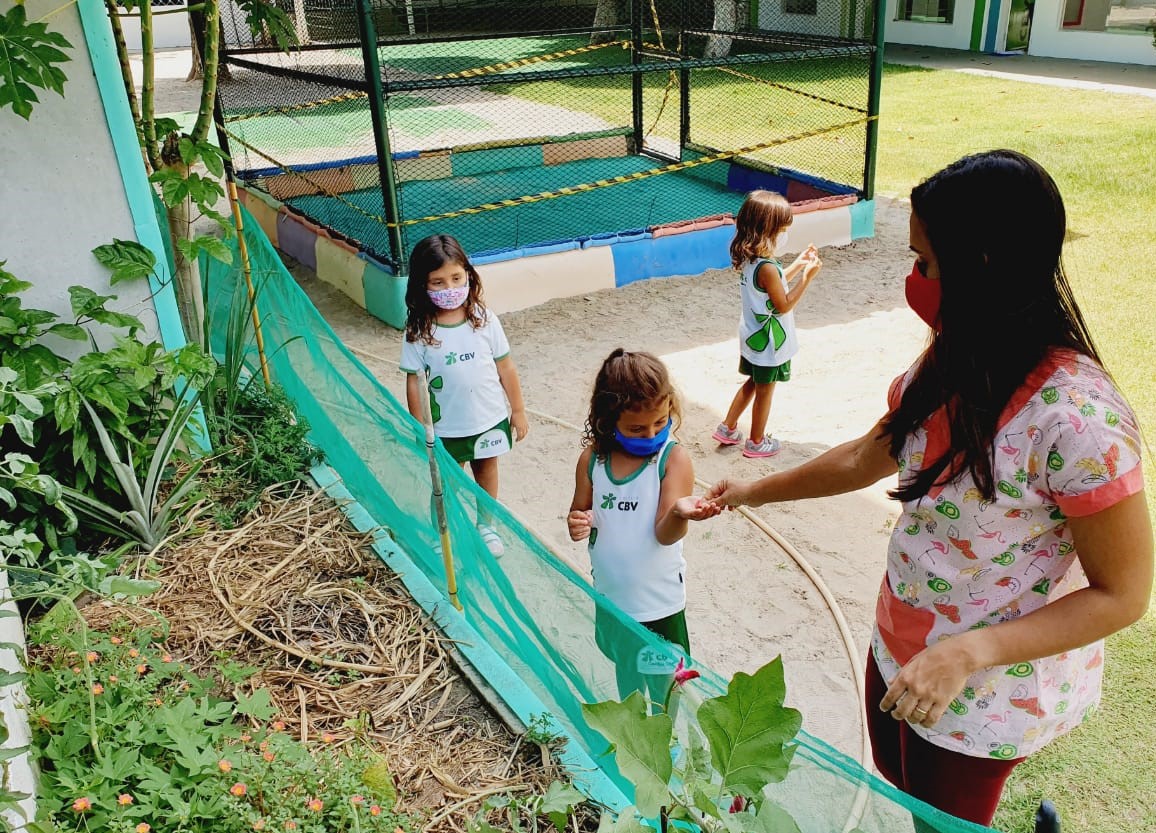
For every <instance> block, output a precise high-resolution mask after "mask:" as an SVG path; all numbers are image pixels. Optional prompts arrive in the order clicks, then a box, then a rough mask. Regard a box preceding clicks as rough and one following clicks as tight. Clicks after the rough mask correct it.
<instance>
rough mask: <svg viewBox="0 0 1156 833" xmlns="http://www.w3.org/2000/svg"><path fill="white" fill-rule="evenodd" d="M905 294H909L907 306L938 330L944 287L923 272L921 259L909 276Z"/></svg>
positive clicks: (928, 324)
mask: <svg viewBox="0 0 1156 833" xmlns="http://www.w3.org/2000/svg"><path fill="white" fill-rule="evenodd" d="M904 294H905V295H906V296H907V306H909V307H911V308H912V309H913V310H915V314H916V315H918V316H919V317H920V318H922V319H923V321H924V323H926V324H927V326H928V327H931V328H932V329H933V330H935V331H936V332H938V331H939V302H940V299H941V298H942V297H943V287H941V286H940V285H939V281H938V280H932V279H931V278H929V277H927V276H926V275H925V274H923V270H922V269H920V268H919V261H915V266H914V268H912V270H911V274H910V275H908V276H907V284H906V286H905V287H904Z"/></svg>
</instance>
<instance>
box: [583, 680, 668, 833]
mask: <svg viewBox="0 0 1156 833" xmlns="http://www.w3.org/2000/svg"><path fill="white" fill-rule="evenodd" d="M582 714H583V715H584V716H585V718H586V722H587V723H588V724H590V727H591V728H592V729H594V730H595V731H597V732H600V733H601V734H602V736H603V737H605V738H606V739H607V740H608V741H609V742H610V746H611V749H612V750H613V752H614V759H615V761H617V762H618V768H619V769H620V770H621V771H622V774H623V775H625V776H626V777H627V778H629V779H630V782H631V783H632V784H634V803H635V804H636V805H637V806H638V809H639V811H640V812H641V813H642V814H643V815H644V816H647V817H653V816H656V815H658V810H659V808H660V807H662V806H663V805H667V804H670V788H669V786H668V782H669V781H670V775H671V772H672V770H673V765H672V761H671V758H670V741H671V734H672V733H673V731H674V726H673V724H672V722H671V719H670V715H668V714H656V715H648V714H647V713H646V698H645V697H643V696H642V694H641V693H640V692H637V691H634V692H631V694H630V696H629V697H627V698H626V699H625V700H623V701H622V702H621V703H619V702H617V701H615V700H608V701H606V702H604V703H583V704H582Z"/></svg>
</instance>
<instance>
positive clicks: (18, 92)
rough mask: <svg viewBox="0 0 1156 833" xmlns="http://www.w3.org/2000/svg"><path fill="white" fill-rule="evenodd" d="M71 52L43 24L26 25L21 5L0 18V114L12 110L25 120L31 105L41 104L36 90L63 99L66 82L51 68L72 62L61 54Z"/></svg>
mask: <svg viewBox="0 0 1156 833" xmlns="http://www.w3.org/2000/svg"><path fill="white" fill-rule="evenodd" d="M58 47H59V48H58ZM71 48H72V44H71V43H69V42H68V40H67V39H66V38H65V37H64V36H63V35H61V34H60V33H58V32H50V31H48V26H47V25H46V24H44V23H40V22H33V23H29V22H28V15H27V13H26V12H25V10H24V7H23V6H22V5H19V4H17V5H14V6H13V7H12V8H11V9H9V10H8V12H7V13H5V14H3V15H0V110H2V109H3V108H4V107H5V106H7V107H11V108H12V111H13V112H14V113H16V115H18V116H20V117H21V118H23V119H28V118H29V117H30V116H31V115H32V105H33V104H37V103H39V102H40V99H39V98H37V96H36V89H37V88H39V89H42V90H51V91H53V92H55V93H58V94H60V95H64V82H65V81H67V80H68V79H67V78H66V77H65V75H64V72H63V71H61V69H60V68H59V67H57V66H54V64H63V63H66V62H68V61H69V60H71V59H70V58H69V57H68V55H66V54H65V53H64V52H62V51H61V49H71Z"/></svg>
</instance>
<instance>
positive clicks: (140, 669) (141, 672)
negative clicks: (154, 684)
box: [136, 662, 149, 674]
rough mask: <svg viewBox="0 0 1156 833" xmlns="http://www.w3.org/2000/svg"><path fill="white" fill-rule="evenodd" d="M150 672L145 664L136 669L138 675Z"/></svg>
mask: <svg viewBox="0 0 1156 833" xmlns="http://www.w3.org/2000/svg"><path fill="white" fill-rule="evenodd" d="M148 670H149V667H148V666H147V665H145V664H144V663H143V662H142V663H141V664H140V665H138V666H137V667H136V673H138V674H145V673H147V672H148Z"/></svg>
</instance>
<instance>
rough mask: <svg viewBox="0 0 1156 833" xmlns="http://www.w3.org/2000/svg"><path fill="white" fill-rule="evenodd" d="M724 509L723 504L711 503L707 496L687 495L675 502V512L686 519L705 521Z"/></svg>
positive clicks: (677, 515)
mask: <svg viewBox="0 0 1156 833" xmlns="http://www.w3.org/2000/svg"><path fill="white" fill-rule="evenodd" d="M722 511H723V508H722V507H721V506H718V505H716V504H714V503H711V502H710V501H709V500H707V499H706V498H701V497H695V496H694V495H687V496H686V497H680V498H679V499H678V500H676V501H675V502H674V514H675V516H676V517H679V518H682V519H683V520H685V521H705V520H706V519H707V518H713V517H714V516H715V515H718V514H719V513H721V512H722Z"/></svg>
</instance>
